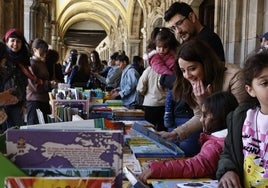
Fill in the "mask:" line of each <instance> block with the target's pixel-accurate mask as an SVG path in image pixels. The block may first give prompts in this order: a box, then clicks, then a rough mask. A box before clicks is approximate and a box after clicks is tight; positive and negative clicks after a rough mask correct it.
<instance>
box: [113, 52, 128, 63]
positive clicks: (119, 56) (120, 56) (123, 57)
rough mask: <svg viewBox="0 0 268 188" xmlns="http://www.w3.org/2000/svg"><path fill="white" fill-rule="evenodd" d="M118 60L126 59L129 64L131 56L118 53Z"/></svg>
mask: <svg viewBox="0 0 268 188" xmlns="http://www.w3.org/2000/svg"><path fill="white" fill-rule="evenodd" d="M116 61H125V62H126V64H127V65H128V64H129V58H128V56H126V55H124V54H123V55H118V56H117V57H116Z"/></svg>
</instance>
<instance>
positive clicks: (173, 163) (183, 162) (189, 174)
mask: <svg viewBox="0 0 268 188" xmlns="http://www.w3.org/2000/svg"><path fill="white" fill-rule="evenodd" d="M223 143H224V139H221V140H218V141H216V140H208V141H207V142H205V143H204V145H203V146H202V148H201V151H200V153H199V154H197V155H196V156H194V157H191V158H188V159H177V160H167V161H155V162H152V163H150V168H151V170H152V175H151V178H202V177H203V178H204V177H208V178H215V174H216V170H217V166H218V160H219V157H220V154H221V151H222V147H223Z"/></svg>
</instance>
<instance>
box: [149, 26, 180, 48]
mask: <svg viewBox="0 0 268 188" xmlns="http://www.w3.org/2000/svg"><path fill="white" fill-rule="evenodd" d="M157 42H162V43H163V44H164V46H166V47H168V48H170V49H171V50H176V49H177V48H178V46H179V42H178V41H177V39H176V37H175V35H174V33H173V32H172V31H171V30H170V29H169V28H167V27H156V28H154V30H153V31H152V33H151V36H150V39H149V41H148V45H147V51H148V52H149V51H151V50H154V49H155V48H156V45H157Z"/></svg>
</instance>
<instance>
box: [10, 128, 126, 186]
mask: <svg viewBox="0 0 268 188" xmlns="http://www.w3.org/2000/svg"><path fill="white" fill-rule="evenodd" d="M55 126H56V125H55ZM6 146H7V157H8V158H9V159H10V160H11V161H13V162H14V164H15V165H17V166H18V167H20V168H22V169H24V168H44V169H46V170H48V169H49V168H52V169H55V168H58V169H60V168H75V169H85V168H89V169H90V168H95V169H96V168H104V169H107V168H111V169H112V170H113V172H114V175H115V176H116V184H117V186H116V187H121V184H122V160H123V152H122V146H123V131H122V130H100V129H85V128H84V129H81V130H72V129H70V130H68V129H41V130H38V129H30V128H28V129H9V130H8V131H7V135H6Z"/></svg>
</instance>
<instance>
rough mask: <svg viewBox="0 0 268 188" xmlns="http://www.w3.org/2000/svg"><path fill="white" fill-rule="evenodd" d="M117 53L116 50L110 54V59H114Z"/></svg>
mask: <svg viewBox="0 0 268 188" xmlns="http://www.w3.org/2000/svg"><path fill="white" fill-rule="evenodd" d="M118 55H119V53H118V52H114V53H113V54H112V55H111V56H110V58H111V59H112V60H116V57H117V56H118Z"/></svg>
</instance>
